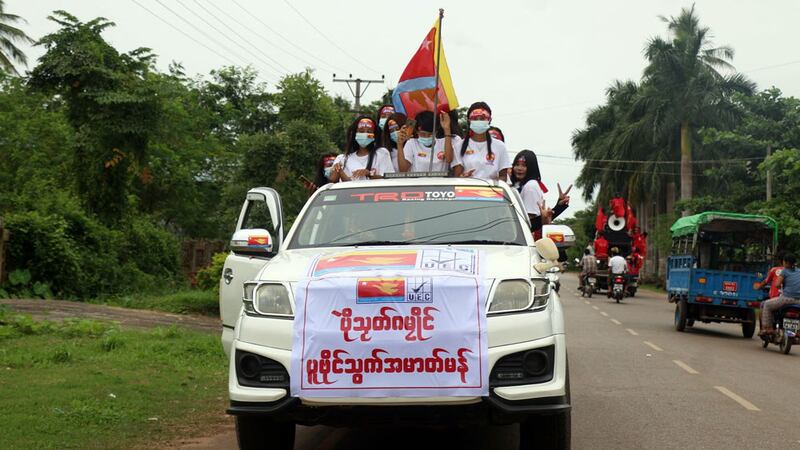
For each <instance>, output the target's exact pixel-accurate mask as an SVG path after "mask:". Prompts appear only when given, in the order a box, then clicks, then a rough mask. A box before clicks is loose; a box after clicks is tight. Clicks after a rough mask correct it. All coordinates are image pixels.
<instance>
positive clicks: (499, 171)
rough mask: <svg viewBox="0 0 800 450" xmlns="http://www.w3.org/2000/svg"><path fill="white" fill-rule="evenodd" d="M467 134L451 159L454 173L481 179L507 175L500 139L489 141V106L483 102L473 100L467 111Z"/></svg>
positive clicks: (504, 151)
mask: <svg viewBox="0 0 800 450" xmlns="http://www.w3.org/2000/svg"><path fill="white" fill-rule="evenodd" d="M467 121H468V124H469V130H470V131H469V137H468V138H467V139H464V141H463V143H462V144H461V147H460V151H457V152H456V154H455V158H454V159H453V173H454V174H455V175H456V176H462V177H475V178H481V179H484V180H503V181H505V180H506V178H507V176H508V169H510V168H511V161H509V159H508V152H507V151H506V145H505V143H504V142H503V141H498V140H493V139H492V136H491V135H490V134H489V133H488V131H489V127H490V125H489V124H490V123H491V121H492V109H491V108H489V105H487V104H486V103H484V102H476V103H473V104H472V105H471V106H470V107H469V109H468V110H467Z"/></svg>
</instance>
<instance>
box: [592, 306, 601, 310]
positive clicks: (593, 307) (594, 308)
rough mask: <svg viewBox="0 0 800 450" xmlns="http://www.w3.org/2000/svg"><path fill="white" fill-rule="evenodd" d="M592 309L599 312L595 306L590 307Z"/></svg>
mask: <svg viewBox="0 0 800 450" xmlns="http://www.w3.org/2000/svg"><path fill="white" fill-rule="evenodd" d="M592 309H593V310H595V311H600V308H598V307H597V306H592Z"/></svg>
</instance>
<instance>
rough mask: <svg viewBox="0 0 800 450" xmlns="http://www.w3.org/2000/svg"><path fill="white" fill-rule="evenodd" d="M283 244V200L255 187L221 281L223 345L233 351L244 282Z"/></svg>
mask: <svg viewBox="0 0 800 450" xmlns="http://www.w3.org/2000/svg"><path fill="white" fill-rule="evenodd" d="M282 244H283V210H282V206H281V199H280V196H279V195H278V193H277V192H275V190H273V189H271V188H263V187H262V188H254V189H251V190H250V191H248V192H247V198H246V199H245V201H244V204H243V205H242V210H241V212H240V213H239V220H238V221H237V223H236V230H235V231H234V234H233V236H232V239H231V243H230V247H231V251H230V253H229V254H228V257H227V258H226V259H225V266H224V268H223V269H222V278H221V279H220V281H219V311H220V317H221V319H222V345H223V347H224V348H225V352H226V353H228V352H229V351H230V345H231V342H232V340H233V332H234V327H235V325H236V321H237V320H238V318H239V314H240V312H241V309H242V294H243V292H242V290H243V287H244V282H246V281H249V280H253V279H254V278H255V277H256V275H257V274H258V272H259V271H260V270H261V268H262V267H264V264H266V263H267V262H268V261H269V260H270V259H272V257H274V256H275V255H276V254H277V252H278V251H279V249H280V247H281V245H282Z"/></svg>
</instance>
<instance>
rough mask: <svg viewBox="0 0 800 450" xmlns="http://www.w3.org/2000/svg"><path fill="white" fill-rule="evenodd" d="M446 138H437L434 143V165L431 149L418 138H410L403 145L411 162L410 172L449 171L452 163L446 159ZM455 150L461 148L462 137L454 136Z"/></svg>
mask: <svg viewBox="0 0 800 450" xmlns="http://www.w3.org/2000/svg"><path fill="white" fill-rule="evenodd" d="M444 140H445V138H441V139H437V140H436V144H434V146H433V147H434V149H435V152H436V154H435V155H434V157H433V165H431V153H430V151H431V149H430V147H425V146H424V145H422V144H420V143H419V140H417V139H416V138H414V139H409V140H408V141H407V142H406V143H405V145H404V146H403V156H405V158H406V161H408V162H409V163H411V167H409V169H408V171H409V172H440V171H447V170H449V169H450V167H451V165H449V164H447V161H446V160H445V159H444ZM451 140H452V142H453V152H454V153H455V152H457V151H458V149H459V148H461V138H460V137H458V136H453V137H452V138H451Z"/></svg>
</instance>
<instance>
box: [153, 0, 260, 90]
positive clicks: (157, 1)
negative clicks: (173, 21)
mask: <svg viewBox="0 0 800 450" xmlns="http://www.w3.org/2000/svg"><path fill="white" fill-rule="evenodd" d="M155 1H156V3H158V4H159V5H161V6H162V7H163V8H164V9H166V10H167V11H169V12H170V13H172V15H174V16H176V17H177V18H178V19H180V20H181V21H182V22H184V23H185V24H187V25H189V26H190V27H192V28H193V29H194V30H195V31H197V32H198V33H200V34H201V35H202V36H203V37H205V38H206V39H207V40H209V41H211V42H213V43H214V44H216V45H217V46H219V47H220V48H222V49H223V50H224V51H226V52H228V53H229V54H230V55H232V56H233V57H235V58H237V59H238V60H239V61H242V62H243V63H244V64H245V65H247V64H249V62H248V60H247V59H246V58H242V57H241V56H240V55H239V54H238V53H236V52H234V51H233V50H231V49H230V48H228V47H227V46H225V45H223V44H221V43H220V42H218V41H217V40H216V39H214V38H212V37H211V36H209V35H208V34H206V33H205V32H204V31H203V30H201V29H200V28H198V27H197V26H196V25H195V24H193V23H192V22H190V21H189V20H187V19H186V18H184V17H183V16H182V15H180V14H179V13H177V12H175V11H174V10H173V9H172V8H170V7H169V6H167V5H165V4H164V3H163V2H162V1H161V0H155ZM225 59H227V60H229V61H230V58H225ZM234 64H235V63H234ZM267 79H268V80H269V81H272V82H275V81H274V79H269V78H267Z"/></svg>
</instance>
